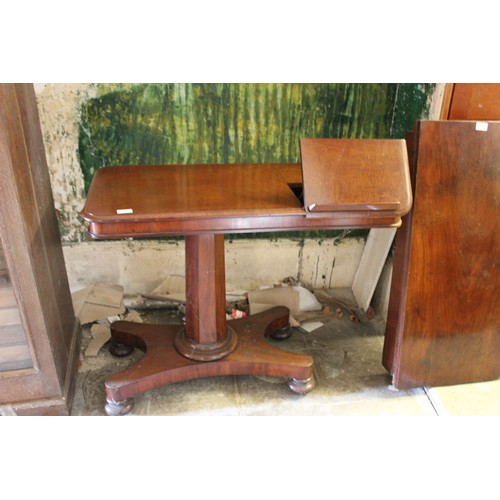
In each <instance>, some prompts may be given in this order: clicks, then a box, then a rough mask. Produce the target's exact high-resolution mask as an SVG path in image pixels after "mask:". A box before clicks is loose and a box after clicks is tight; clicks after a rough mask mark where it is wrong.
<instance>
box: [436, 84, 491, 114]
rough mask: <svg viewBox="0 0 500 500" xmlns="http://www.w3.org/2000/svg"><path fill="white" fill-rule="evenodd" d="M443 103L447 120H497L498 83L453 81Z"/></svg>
mask: <svg viewBox="0 0 500 500" xmlns="http://www.w3.org/2000/svg"><path fill="white" fill-rule="evenodd" d="M443 105H444V106H445V107H447V111H448V113H447V116H446V118H447V119H449V120H498V119H500V83H455V84H453V89H452V95H451V97H450V99H449V102H444V103H443Z"/></svg>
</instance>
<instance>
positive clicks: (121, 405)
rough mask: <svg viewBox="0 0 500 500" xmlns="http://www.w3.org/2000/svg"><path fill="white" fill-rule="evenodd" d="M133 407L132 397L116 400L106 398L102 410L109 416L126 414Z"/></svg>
mask: <svg viewBox="0 0 500 500" xmlns="http://www.w3.org/2000/svg"><path fill="white" fill-rule="evenodd" d="M133 407H134V400H133V399H132V398H129V399H126V400H125V401H118V402H116V401H111V400H110V399H106V404H105V405H104V411H105V412H106V414H107V415H109V416H110V417H119V416H121V415H126V414H127V413H128V412H129V411H130V410H131V409H132V408H133Z"/></svg>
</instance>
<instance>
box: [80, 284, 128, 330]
mask: <svg viewBox="0 0 500 500" xmlns="http://www.w3.org/2000/svg"><path fill="white" fill-rule="evenodd" d="M72 299H73V308H74V310H75V315H76V316H78V318H79V320H80V323H81V324H82V325H85V324H87V323H92V322H94V321H99V320H103V319H106V318H108V317H109V316H114V315H118V314H123V313H124V312H125V310H126V309H125V307H124V305H123V287H122V286H120V285H109V284H104V283H98V284H95V285H91V286H89V287H86V288H84V289H82V290H78V291H77V292H75V293H73V294H72Z"/></svg>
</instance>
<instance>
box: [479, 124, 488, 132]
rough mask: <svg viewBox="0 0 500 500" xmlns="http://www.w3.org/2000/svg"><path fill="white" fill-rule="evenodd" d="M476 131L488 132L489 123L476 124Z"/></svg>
mask: <svg viewBox="0 0 500 500" xmlns="http://www.w3.org/2000/svg"><path fill="white" fill-rule="evenodd" d="M476 130H478V131H479V132H487V131H488V122H476Z"/></svg>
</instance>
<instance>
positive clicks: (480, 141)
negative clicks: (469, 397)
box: [383, 121, 500, 388]
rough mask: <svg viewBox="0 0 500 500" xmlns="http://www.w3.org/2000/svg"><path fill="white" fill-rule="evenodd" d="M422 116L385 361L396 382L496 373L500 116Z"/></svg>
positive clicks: (499, 353) (499, 355) (399, 239)
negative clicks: (484, 123)
mask: <svg viewBox="0 0 500 500" xmlns="http://www.w3.org/2000/svg"><path fill="white" fill-rule="evenodd" d="M475 125H476V124H475V122H432V121H429V122H421V123H420V124H419V127H418V128H417V130H416V134H415V140H416V141H417V142H416V143H415V145H416V154H415V156H414V159H415V181H414V189H415V198H414V206H413V209H412V210H411V212H410V213H409V214H408V216H407V217H405V218H404V221H403V226H402V227H401V229H400V230H399V231H398V234H397V236H396V249H395V258H394V276H393V283H392V289H391V298H390V304H389V313H388V322H387V333H386V339H385V346H384V357H383V362H384V366H386V367H387V369H388V370H389V371H390V372H391V373H392V374H393V376H394V384H395V385H396V386H397V387H400V388H405V387H415V386H420V385H430V386H437V385H449V384H458V383H466V382H478V381H484V380H493V379H496V378H498V377H499V376H500V361H499V360H500V299H499V297H500V274H499V263H500V261H499V256H500V233H499V230H500V227H499V217H498V214H499V213H500V211H499V209H500V205H499V204H500V182H499V177H500V123H493V122H490V123H489V124H488V130H487V131H477V130H476V126H475Z"/></svg>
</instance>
